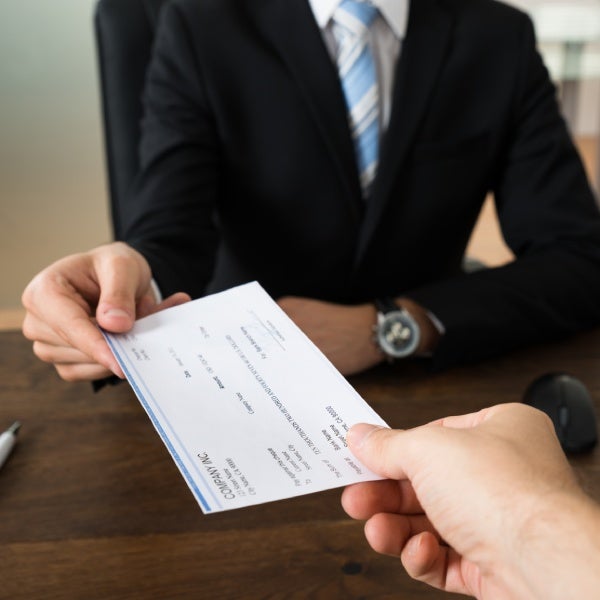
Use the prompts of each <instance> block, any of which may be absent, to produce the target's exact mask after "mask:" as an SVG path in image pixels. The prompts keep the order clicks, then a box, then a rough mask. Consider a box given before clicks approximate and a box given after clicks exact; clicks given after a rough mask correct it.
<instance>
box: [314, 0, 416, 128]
mask: <svg viewBox="0 0 600 600" xmlns="http://www.w3.org/2000/svg"><path fill="white" fill-rule="evenodd" d="M341 1H342V0H308V2H309V4H310V7H311V8H312V11H313V14H314V16H315V20H316V21H317V25H318V26H319V28H320V29H321V33H322V34H323V40H324V41H325V45H326V46H327V49H328V50H329V54H330V55H331V58H332V59H333V61H334V62H335V60H336V57H337V53H338V44H337V40H336V36H335V33H334V32H335V27H337V25H335V23H333V20H332V16H333V13H334V11H335V10H336V8H337V7H338V5H339V4H340V3H341ZM371 3H372V4H373V5H374V6H376V7H377V8H378V9H379V15H378V16H377V17H376V19H375V20H374V21H373V23H372V25H371V27H370V28H369V32H370V40H369V44H370V46H371V52H372V53H373V58H374V60H375V66H376V69H377V81H378V83H379V102H380V106H379V115H380V130H381V132H383V131H385V129H386V128H387V124H388V123H389V120H390V112H391V105H392V90H393V89H394V72H395V66H396V61H397V60H398V57H399V56H400V50H401V47H402V40H403V39H404V36H405V35H406V25H407V21H408V7H409V0H371Z"/></svg>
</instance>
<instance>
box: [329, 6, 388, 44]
mask: <svg viewBox="0 0 600 600" xmlns="http://www.w3.org/2000/svg"><path fill="white" fill-rule="evenodd" d="M378 13H379V10H378V9H377V7H376V6H373V5H372V4H370V3H368V2H364V1H363V0H343V1H342V2H341V3H340V4H339V6H338V7H337V9H336V10H335V12H334V15H333V20H334V21H335V22H336V23H337V24H338V25H341V26H342V27H343V28H344V29H346V30H348V31H349V32H350V33H353V34H354V35H365V34H366V32H367V30H368V28H369V27H370V25H371V23H372V22H373V20H374V19H375V17H376V16H377V14H378Z"/></svg>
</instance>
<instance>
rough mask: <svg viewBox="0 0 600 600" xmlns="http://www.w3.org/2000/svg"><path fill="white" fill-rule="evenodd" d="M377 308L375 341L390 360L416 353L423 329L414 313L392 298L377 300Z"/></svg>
mask: <svg viewBox="0 0 600 600" xmlns="http://www.w3.org/2000/svg"><path fill="white" fill-rule="evenodd" d="M375 308H377V325H375V342H376V343H377V345H378V346H379V348H380V350H381V351H382V352H383V353H384V354H385V356H386V357H387V358H388V360H390V361H392V360H394V359H395V358H405V357H407V356H410V355H411V354H414V353H415V351H416V350H417V348H418V346H419V341H420V339H421V330H420V329H419V325H418V323H417V322H416V321H415V319H414V318H413V317H412V315H411V314H410V313H409V312H408V311H406V310H404V309H403V308H401V307H399V306H398V305H397V304H396V303H395V302H394V300H393V299H392V298H382V299H378V300H375Z"/></svg>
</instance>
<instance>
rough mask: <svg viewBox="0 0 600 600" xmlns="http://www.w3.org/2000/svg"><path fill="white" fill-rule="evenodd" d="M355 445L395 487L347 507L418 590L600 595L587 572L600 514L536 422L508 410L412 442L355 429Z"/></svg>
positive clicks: (360, 492)
mask: <svg viewBox="0 0 600 600" xmlns="http://www.w3.org/2000/svg"><path fill="white" fill-rule="evenodd" d="M348 444H349V447H350V449H351V450H352V452H353V453H354V454H355V455H356V456H357V458H359V459H360V460H361V461H362V462H363V463H364V464H365V465H366V466H367V467H369V468H370V469H371V470H372V471H374V472H375V473H377V474H379V475H381V476H383V477H386V478H388V479H386V480H382V481H375V482H368V483H360V484H356V485H353V486H349V487H348V488H346V489H345V490H344V493H343V496H342V504H343V507H344V509H345V510H346V512H347V513H348V514H349V515H350V516H352V517H354V518H356V519H368V520H367V523H366V525H365V535H366V537H367V540H368V541H369V543H370V545H371V546H372V547H373V549H374V550H376V551H378V552H381V553H384V554H390V555H393V556H398V557H400V558H401V560H402V563H403V565H404V567H405V568H406V571H407V572H408V573H409V575H411V576H412V577H413V578H415V579H418V580H421V581H424V582H426V583H428V584H430V585H432V586H434V587H437V588H440V589H443V590H446V591H449V592H458V593H463V594H471V595H474V596H476V597H478V598H490V599H491V598H498V599H505V598H544V599H549V598H554V597H556V598H561V597H563V598H564V597H588V596H586V595H585V593H583V592H582V593H583V595H581V594H577V593H573V595H568V594H567V595H566V596H564V595H563V596H561V594H562V593H563V592H564V590H565V588H568V587H569V586H571V589H572V590H575V589H576V587H577V586H575V587H572V586H573V582H572V581H570V579H569V578H573V579H575V580H576V581H577V584H578V585H581V586H586V585H587V586H588V587H587V588H586V587H583V588H582V589H596V591H597V589H598V588H597V587H595V588H594V586H597V585H598V581H597V576H595V575H593V574H592V576H593V577H596V581H593V582H590V581H589V577H590V572H591V571H594V569H593V568H592V567H591V566H589V565H587V564H586V562H587V561H590V560H591V561H592V562H594V564H596V565H597V564H598V559H599V558H600V552H599V550H598V548H597V544H596V540H597V535H596V533H597V531H598V524H599V522H600V518H599V517H598V511H597V509H596V508H595V507H594V508H591V509H590V506H589V505H590V504H591V502H590V501H589V500H588V499H587V497H585V496H584V494H583V493H582V492H581V490H580V488H579V486H578V485H577V484H576V481H575V478H574V475H573V473H572V471H571V468H570V467H569V464H568V462H567V460H566V458H565V456H564V454H563V452H562V450H561V448H560V445H559V443H558V440H557V439H556V436H555V434H554V430H553V426H552V423H551V422H550V420H549V419H548V418H547V417H546V416H545V415H544V414H543V413H541V412H540V411H537V410H535V409H533V408H531V407H528V406H524V405H521V404H511V405H508V404H505V405H500V406H496V407H492V408H490V409H486V410H483V411H481V412H478V413H475V414H470V415H464V416H459V417H449V418H446V419H442V420H439V421H436V422H434V423H430V424H429V425H425V426H423V427H419V428H417V429H412V430H408V431H394V430H390V429H385V428H378V427H375V426H371V425H357V426H355V427H353V428H352V429H351V430H350V432H349V434H348ZM579 519H581V521H580V520H579ZM590 524H591V525H590ZM588 532H589V536H588V537H586V533H588ZM594 532H595V533H594ZM595 545H596V546H595ZM594 546H595V547H594ZM590 548H591V550H590ZM582 569H583V570H584V572H583V574H582V573H581V570H582ZM586 569H587V570H588V572H586V571H585V570H586ZM595 571H596V572H597V569H595ZM586 573H587V574H586ZM561 574H562V576H563V578H564V577H566V578H567V581H566V584H567V585H566V586H565V585H563V584H564V580H563V581H561V580H558V581H557V579H556V578H560V576H561ZM553 578H554V579H553ZM561 590H562V591H561Z"/></svg>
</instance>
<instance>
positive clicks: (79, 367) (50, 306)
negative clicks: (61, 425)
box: [22, 242, 190, 381]
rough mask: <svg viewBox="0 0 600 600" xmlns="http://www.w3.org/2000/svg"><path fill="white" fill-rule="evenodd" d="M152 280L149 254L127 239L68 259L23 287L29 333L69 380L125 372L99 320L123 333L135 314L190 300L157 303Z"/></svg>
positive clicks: (37, 349)
mask: <svg viewBox="0 0 600 600" xmlns="http://www.w3.org/2000/svg"><path fill="white" fill-rule="evenodd" d="M150 280H151V273H150V267H149V266H148V263H147V262H146V260H145V259H144V257H143V256H142V255H141V254H139V253H138V252H137V251H135V250H134V249H133V248H131V247H130V246H127V245H126V244H123V243H121V242H115V243H113V244H108V245H106V246H100V247H98V248H95V249H93V250H91V251H89V252H85V253H82V254H74V255H71V256H68V257H66V258H63V259H62V260H59V261H57V262H55V263H54V264H52V265H50V266H49V267H47V268H46V269H44V270H43V271H42V272H41V273H39V274H38V275H37V276H36V277H35V278H34V279H33V280H32V281H31V282H30V283H29V285H28V286H27V288H26V289H25V291H24V292H23V298H22V300H23V305H24V306H25V308H26V309H27V313H26V316H25V320H24V322H23V334H24V335H25V337H27V338H28V339H30V340H32V341H33V351H34V353H35V354H36V355H37V356H38V357H39V358H40V359H41V360H43V361H45V362H48V363H51V364H53V365H54V366H55V367H56V370H57V371H58V373H59V375H60V376H61V377H62V378H63V379H65V380H68V381H78V380H93V379H99V378H102V377H106V376H107V375H110V374H111V373H114V374H115V375H118V376H119V377H123V372H122V371H121V368H120V367H119V364H118V363H117V361H116V360H115V358H114V356H113V355H112V353H111V351H110V349H109V347H108V345H107V344H106V342H105V340H104V338H103V336H102V334H101V333H100V331H99V330H98V328H97V326H96V323H97V324H98V325H100V326H101V327H103V328H104V329H106V330H107V331H110V332H114V333H122V332H125V331H128V330H129V329H130V328H131V326H132V325H133V322H134V321H135V319H137V318H139V317H143V316H146V315H148V314H151V313H153V312H156V311H158V310H161V309H163V308H167V307H169V306H175V305H177V304H182V303H184V302H187V301H188V300H189V299H190V298H189V296H188V295H187V294H183V293H179V294H174V295H173V296H170V297H169V298H166V299H165V300H164V301H163V302H161V303H157V302H156V300H155V298H154V294H153V292H152V289H151V286H150Z"/></svg>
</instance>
